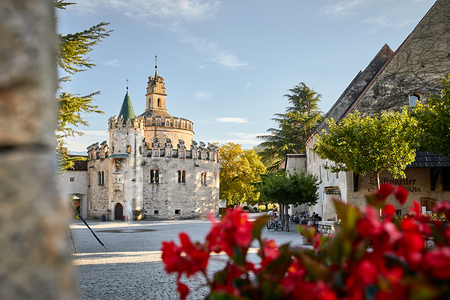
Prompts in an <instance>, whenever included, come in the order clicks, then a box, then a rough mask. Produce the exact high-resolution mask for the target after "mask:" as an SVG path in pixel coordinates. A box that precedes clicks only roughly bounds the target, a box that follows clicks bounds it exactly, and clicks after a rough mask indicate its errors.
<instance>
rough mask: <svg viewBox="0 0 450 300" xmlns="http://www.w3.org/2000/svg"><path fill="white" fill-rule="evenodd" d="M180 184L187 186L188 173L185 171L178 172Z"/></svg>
mask: <svg viewBox="0 0 450 300" xmlns="http://www.w3.org/2000/svg"><path fill="white" fill-rule="evenodd" d="M177 174H178V183H182V184H186V171H185V170H178V171H177Z"/></svg>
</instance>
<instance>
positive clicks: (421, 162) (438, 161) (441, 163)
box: [408, 151, 450, 168]
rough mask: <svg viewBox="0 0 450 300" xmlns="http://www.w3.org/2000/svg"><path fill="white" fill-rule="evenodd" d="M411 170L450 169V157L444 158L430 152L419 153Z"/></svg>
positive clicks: (410, 165) (410, 166)
mask: <svg viewBox="0 0 450 300" xmlns="http://www.w3.org/2000/svg"><path fill="white" fill-rule="evenodd" d="M408 167H409V168H444V167H450V156H442V155H438V154H435V153H433V152H430V151H424V152H417V154H416V160H415V161H414V162H413V163H411V164H409V165H408Z"/></svg>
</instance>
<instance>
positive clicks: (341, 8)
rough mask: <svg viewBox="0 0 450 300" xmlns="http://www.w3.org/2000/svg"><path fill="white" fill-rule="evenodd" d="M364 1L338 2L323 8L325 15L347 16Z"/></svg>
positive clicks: (346, 0) (345, 0)
mask: <svg viewBox="0 0 450 300" xmlns="http://www.w3.org/2000/svg"><path fill="white" fill-rule="evenodd" d="M363 2H364V0H344V1H339V2H337V3H335V4H333V5H329V6H327V7H325V13H326V14H327V15H348V14H352V13H353V12H354V9H356V8H357V7H359V6H360V5H361V4H362V3H363Z"/></svg>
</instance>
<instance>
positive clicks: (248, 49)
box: [57, 0, 435, 154]
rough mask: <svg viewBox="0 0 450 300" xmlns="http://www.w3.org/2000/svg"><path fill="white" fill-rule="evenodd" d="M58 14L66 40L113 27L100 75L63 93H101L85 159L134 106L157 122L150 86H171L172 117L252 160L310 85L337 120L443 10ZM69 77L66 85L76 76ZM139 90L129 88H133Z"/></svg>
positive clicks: (311, 7) (366, 3) (197, 4)
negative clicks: (380, 63)
mask: <svg viewBox="0 0 450 300" xmlns="http://www.w3.org/2000/svg"><path fill="white" fill-rule="evenodd" d="M69 2H76V5H72V6H69V7H68V8H67V10H64V11H58V12H57V22H58V23H57V30H58V32H60V33H62V34H67V33H74V32H78V31H83V30H85V29H88V28H89V27H91V26H93V25H96V24H98V23H100V22H108V23H110V25H109V26H108V27H107V28H108V29H111V30H114V31H113V32H112V33H111V36H109V37H107V38H106V39H104V40H103V41H102V42H101V43H100V44H99V45H98V46H95V47H94V50H93V52H92V53H91V54H90V59H91V60H92V62H93V63H94V64H96V66H95V67H93V68H92V69H88V70H87V71H85V72H80V73H77V74H75V75H73V76H72V81H71V82H70V83H65V84H63V85H62V90H64V91H66V92H70V93H73V94H79V95H88V94H91V93H92V92H96V91H100V95H98V96H96V97H95V99H96V103H95V104H96V105H98V107H99V109H100V110H102V111H104V112H105V114H102V115H98V114H89V115H85V116H84V119H85V120H86V121H88V123H89V126H87V127H79V128H77V130H79V131H82V132H83V133H84V135H83V136H82V137H75V138H70V139H68V140H67V142H68V146H69V150H70V151H71V152H72V153H76V154H82V153H85V152H86V148H87V147H88V146H89V145H91V144H93V143H96V142H99V143H101V142H103V141H107V140H108V119H109V118H110V117H112V116H115V115H118V114H119V112H120V108H121V105H122V102H123V99H124V96H125V94H126V88H127V85H128V91H129V95H130V97H131V101H132V104H133V107H134V111H135V113H136V114H137V115H140V114H142V113H143V112H144V111H145V94H146V88H147V82H148V77H149V76H153V75H154V73H155V55H157V57H158V62H157V65H158V75H160V76H162V77H163V78H164V82H165V87H166V94H167V111H168V113H169V114H170V115H172V116H175V117H182V118H186V119H189V120H191V121H192V122H194V132H195V134H194V140H196V141H197V142H199V141H202V142H204V143H205V144H206V143H208V142H209V143H219V144H221V145H222V144H226V143H237V144H241V145H242V147H243V148H245V149H252V148H253V147H255V146H257V145H258V144H259V143H261V140H259V139H257V138H256V136H259V135H266V134H267V132H266V131H267V129H269V128H274V127H275V128H276V126H277V124H276V123H275V122H274V121H273V120H272V118H273V117H274V114H276V113H284V112H285V110H286V107H287V106H289V103H288V101H287V98H286V97H285V96H284V95H286V94H289V93H290V92H289V89H291V88H293V87H294V86H296V85H297V84H299V83H300V82H304V83H305V84H306V85H307V86H308V87H310V88H312V89H313V90H314V91H316V92H317V93H319V94H321V102H320V103H319V107H320V109H321V111H322V112H324V113H326V112H327V111H328V110H329V109H330V108H331V106H332V105H333V104H334V102H335V101H336V100H337V99H338V98H339V96H340V95H341V94H342V92H343V91H344V90H345V88H346V87H347V86H348V85H349V84H350V82H351V81H352V80H353V78H354V77H355V76H356V75H357V73H358V72H359V71H360V70H364V69H365V68H366V66H367V65H368V64H369V63H370V61H371V60H372V59H373V57H374V56H375V55H376V54H377V52H378V51H379V50H380V49H381V48H382V47H383V45H384V44H388V45H389V47H391V49H392V50H394V51H395V50H396V49H397V48H398V47H399V45H400V44H401V43H402V42H403V41H404V40H405V39H406V37H407V36H408V35H409V33H411V31H412V30H413V29H414V27H415V26H416V25H417V23H418V22H419V21H420V19H421V18H422V17H423V16H424V15H425V14H426V12H427V11H428V10H429V9H430V8H431V6H432V5H433V4H434V2H435V0H395V1H392V0H342V1H339V0H313V1H311V0H280V1H273V0H272V1H266V0H222V1H219V0H75V1H69ZM65 75H66V74H64V73H63V72H62V71H60V73H59V76H65ZM127 80H128V81H127Z"/></svg>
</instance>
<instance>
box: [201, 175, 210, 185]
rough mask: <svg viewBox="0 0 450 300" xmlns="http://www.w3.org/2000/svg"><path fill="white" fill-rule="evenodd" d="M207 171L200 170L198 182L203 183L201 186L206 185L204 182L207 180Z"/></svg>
mask: <svg viewBox="0 0 450 300" xmlns="http://www.w3.org/2000/svg"><path fill="white" fill-rule="evenodd" d="M207 174H208V172H202V173H201V174H200V183H201V185H203V186H207V184H206V181H207V179H208V175H207Z"/></svg>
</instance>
